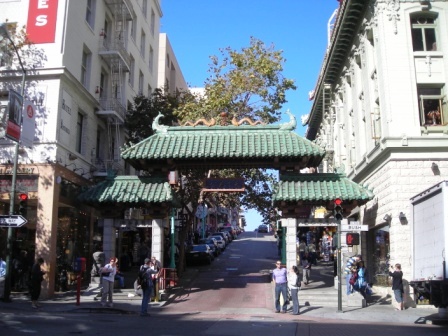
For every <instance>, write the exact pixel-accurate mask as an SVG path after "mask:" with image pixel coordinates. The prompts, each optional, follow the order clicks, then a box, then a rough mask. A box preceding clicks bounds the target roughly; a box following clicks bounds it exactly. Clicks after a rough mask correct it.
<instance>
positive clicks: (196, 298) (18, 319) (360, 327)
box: [0, 232, 447, 336]
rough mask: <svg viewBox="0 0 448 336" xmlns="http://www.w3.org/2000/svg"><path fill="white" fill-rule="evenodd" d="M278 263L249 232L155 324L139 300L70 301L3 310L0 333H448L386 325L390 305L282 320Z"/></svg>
mask: <svg viewBox="0 0 448 336" xmlns="http://www.w3.org/2000/svg"><path fill="white" fill-rule="evenodd" d="M277 259H278V257H277V249H276V245H275V239H274V237H273V236H272V234H258V233H255V232H246V233H243V234H241V235H240V236H239V237H238V239H237V240H235V241H233V242H232V243H231V244H230V245H229V246H228V247H227V249H226V251H225V252H224V253H223V254H221V255H220V256H219V257H218V258H217V259H216V260H215V261H214V262H213V263H212V264H211V265H197V266H193V267H191V270H193V271H194V272H189V273H188V274H194V277H192V278H191V279H190V281H189V282H188V283H189V286H185V287H184V288H183V289H182V290H179V291H178V293H177V294H176V295H175V296H173V297H170V299H169V300H168V301H167V302H164V303H160V304H154V303H152V304H151V308H150V309H149V312H150V314H151V316H150V317H140V316H139V314H138V311H139V303H140V301H139V300H136V301H129V302H127V301H116V303H115V307H114V308H113V309H99V308H98V303H93V302H92V300H91V299H90V301H88V302H87V301H85V302H82V303H81V305H80V306H79V307H77V308H76V309H74V306H73V300H72V299H70V300H69V299H67V302H55V301H47V302H42V305H43V308H42V309H41V310H39V311H37V312H36V311H32V310H31V309H30V307H29V304H26V306H23V308H22V309H21V310H20V309H19V308H17V307H18V306H15V304H14V303H11V304H9V306H8V304H5V303H2V305H1V306H0V307H1V310H0V317H1V321H0V330H1V331H2V332H1V334H2V335H3V334H4V335H22V334H45V335H48V336H50V335H72V334H80V335H81V334H83V335H111V334H113V335H135V334H137V333H145V334H149V335H179V336H180V335H185V336H190V335H191V336H193V335H215V336H219V335H234V336H238V335H244V336H251V335H257V336H264V335H269V336H272V335H285V336H290V335H291V336H295V335H300V336H316V335H333V336H338V335H344V336H345V335H350V334H360V333H362V334H363V335H367V336H369V335H375V336H376V335H378V334H385V333H387V334H396V335H411V336H412V335H446V334H447V328H446V327H442V326H435V325H427V324H424V323H422V324H420V323H419V317H418V316H420V315H418V314H419V313H421V315H422V316H424V315H425V314H426V311H425V310H419V311H417V310H416V309H414V310H408V311H404V312H400V313H402V314H403V315H397V320H396V322H393V321H394V320H393V319H389V320H387V321H388V322H385V321H383V320H384V319H385V318H384V316H389V317H390V315H391V314H394V312H393V309H392V308H391V307H390V306H385V307H375V306H372V307H368V308H364V309H357V310H353V311H347V312H344V313H343V314H338V313H336V312H335V309H334V308H326V309H323V308H321V307H303V306H302V305H301V315H298V316H292V315H290V314H275V313H274V312H273V295H272V285H271V283H270V278H269V270H271V269H273V267H274V263H275V261H276V260H277ZM191 270H190V271H191ZM316 272H317V271H316ZM299 298H300V294H299ZM25 307H26V308H25ZM6 308H7V309H6ZM356 314H358V315H356ZM375 314H378V315H375ZM395 314H396V313H395ZM405 314H407V315H405ZM409 314H413V315H409ZM416 314H417V315H416ZM398 317H399V318H398ZM391 321H392V322H391ZM144 329H147V331H145V330H144Z"/></svg>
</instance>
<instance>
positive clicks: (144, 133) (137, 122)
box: [125, 89, 182, 143]
mask: <svg viewBox="0 0 448 336" xmlns="http://www.w3.org/2000/svg"><path fill="white" fill-rule="evenodd" d="M181 97H182V93H176V94H174V95H172V94H169V93H168V92H167V91H166V90H164V89H155V90H154V92H153V93H152V94H151V96H150V97H145V96H136V97H134V102H133V104H132V105H131V106H128V113H127V115H126V120H125V127H126V128H127V129H128V130H129V141H130V142H131V143H138V142H140V141H142V140H144V139H146V138H148V137H150V136H151V135H153V134H154V131H153V129H152V128H151V125H152V122H153V120H154V118H155V117H157V115H158V114H159V113H162V114H163V116H164V118H163V122H164V124H165V125H172V124H174V123H175V121H176V118H175V116H174V114H173V111H174V109H175V108H177V107H178V106H179V103H180V102H181V100H182V99H181Z"/></svg>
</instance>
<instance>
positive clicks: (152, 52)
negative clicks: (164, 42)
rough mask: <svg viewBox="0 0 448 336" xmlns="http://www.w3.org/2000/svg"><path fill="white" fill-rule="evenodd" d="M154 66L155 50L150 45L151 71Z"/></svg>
mask: <svg viewBox="0 0 448 336" xmlns="http://www.w3.org/2000/svg"><path fill="white" fill-rule="evenodd" d="M153 68H154V50H153V49H152V47H151V46H149V72H150V73H152V69H153Z"/></svg>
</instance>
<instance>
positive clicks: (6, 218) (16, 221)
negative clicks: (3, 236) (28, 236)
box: [0, 215, 28, 228]
mask: <svg viewBox="0 0 448 336" xmlns="http://www.w3.org/2000/svg"><path fill="white" fill-rule="evenodd" d="M26 223H28V221H27V220H26V219H25V218H24V217H22V216H20V215H0V227H11V228H14V227H16V228H18V227H21V226H23V225H25V224H26Z"/></svg>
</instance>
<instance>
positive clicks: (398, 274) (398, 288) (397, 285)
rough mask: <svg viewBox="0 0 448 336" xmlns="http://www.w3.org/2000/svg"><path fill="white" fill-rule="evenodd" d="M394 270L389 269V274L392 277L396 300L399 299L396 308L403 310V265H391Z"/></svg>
mask: <svg viewBox="0 0 448 336" xmlns="http://www.w3.org/2000/svg"><path fill="white" fill-rule="evenodd" d="M390 268H391V269H392V270H393V272H390V271H389V276H391V277H392V290H393V291H394V296H395V301H397V307H396V308H395V310H403V272H402V271H401V265H400V264H395V269H394V267H393V266H390Z"/></svg>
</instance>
